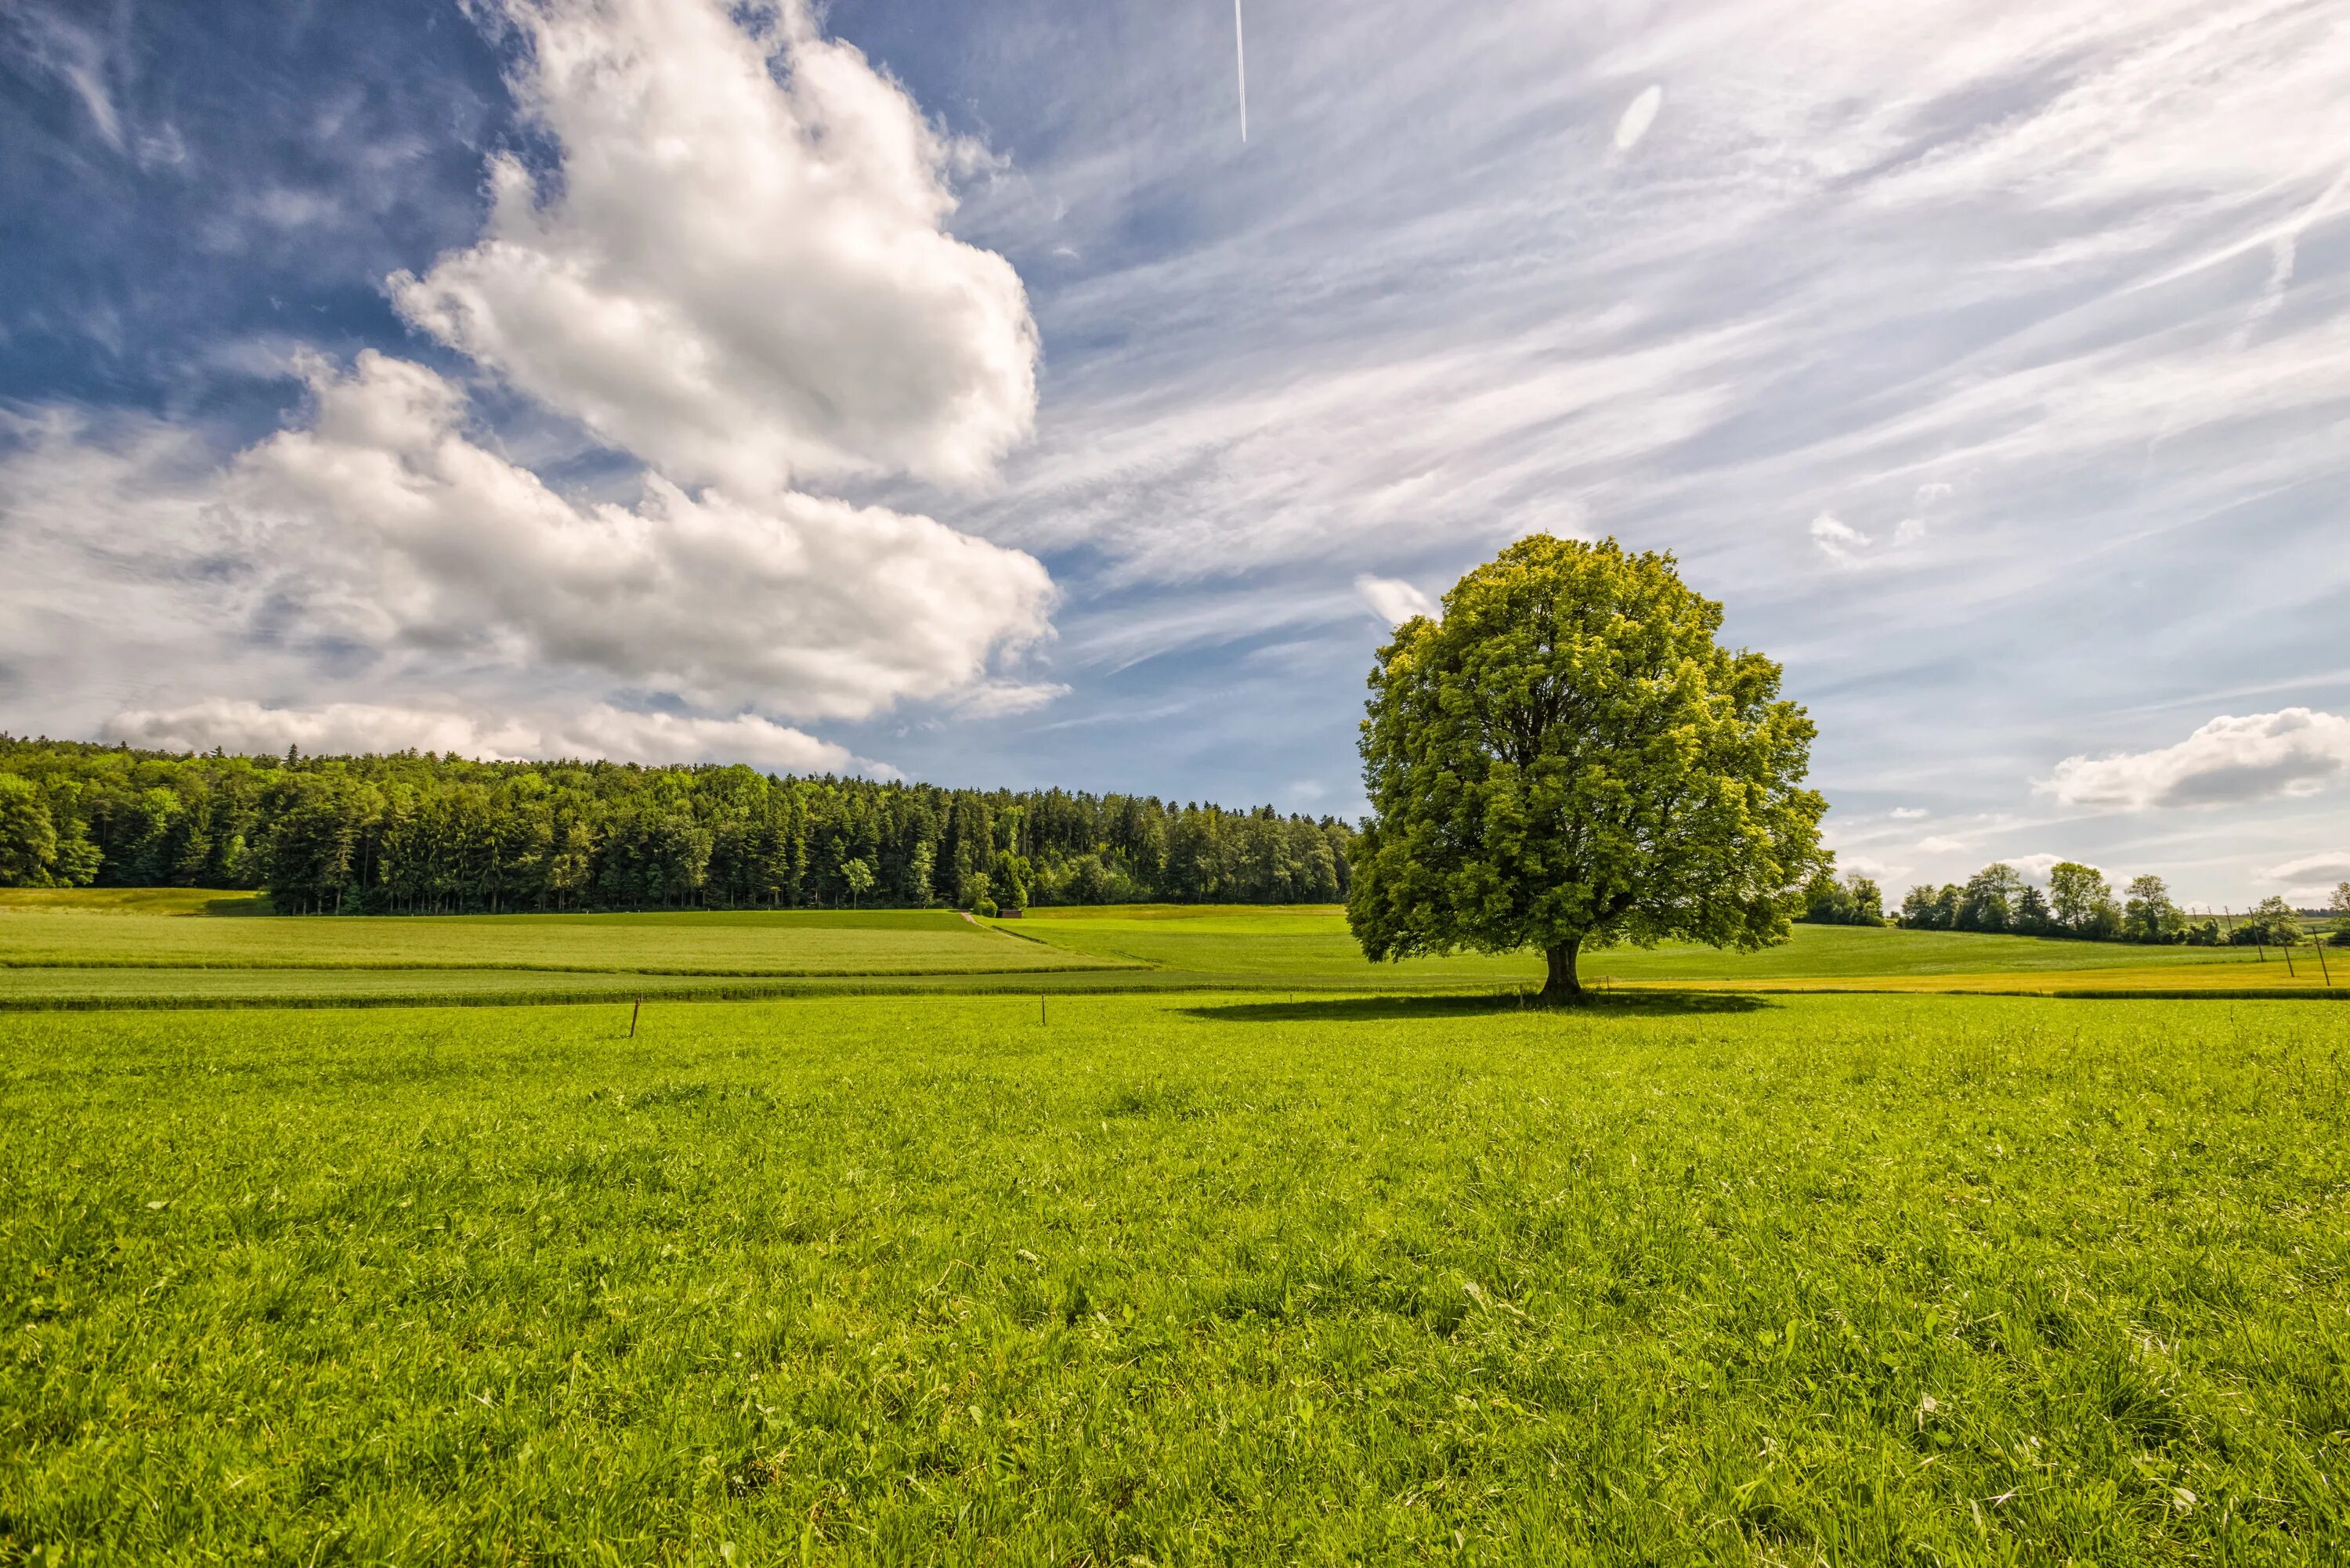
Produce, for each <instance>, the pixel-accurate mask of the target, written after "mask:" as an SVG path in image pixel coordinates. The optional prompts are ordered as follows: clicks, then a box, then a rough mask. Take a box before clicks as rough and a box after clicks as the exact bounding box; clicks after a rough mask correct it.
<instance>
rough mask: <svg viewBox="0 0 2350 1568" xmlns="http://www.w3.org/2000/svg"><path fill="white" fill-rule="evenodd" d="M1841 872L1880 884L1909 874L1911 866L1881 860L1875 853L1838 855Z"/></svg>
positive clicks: (1838, 866)
mask: <svg viewBox="0 0 2350 1568" xmlns="http://www.w3.org/2000/svg"><path fill="white" fill-rule="evenodd" d="M1836 869H1837V870H1838V871H1839V872H1845V873H1850V874H1856V875H1858V876H1862V877H1867V878H1868V879H1869V880H1870V881H1872V882H1876V883H1878V884H1880V885H1884V884H1887V883H1892V882H1898V881H1899V880H1900V879H1901V878H1902V877H1907V876H1908V874H1909V867H1907V866H1905V865H1902V864H1900V863H1899V862H1898V861H1892V860H1880V859H1878V858H1877V857H1875V856H1873V855H1846V854H1844V853H1842V852H1841V851H1839V852H1838V853H1837V855H1836Z"/></svg>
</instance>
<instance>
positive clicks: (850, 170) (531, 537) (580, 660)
mask: <svg viewBox="0 0 2350 1568" xmlns="http://www.w3.org/2000/svg"><path fill="white" fill-rule="evenodd" d="M1334 9H1336V11H1337V12H1338V14H1336V15H1334V14H1333V13H1334ZM1232 27H1233V18H1232V12H1231V9H1230V8H1229V7H1228V6H1225V5H1222V4H1221V0H1201V3H1200V4H1197V5H1191V4H1180V5H1168V4H1154V5H1140V4H1125V3H1121V0H1111V3H1107V4H1102V5H1068V4H1058V5H1045V4H1039V3H1035V0H963V3H961V4H953V5H948V4H907V3H899V4H887V5H885V4H881V3H879V0H837V3H836V4H835V5H832V6H831V7H830V8H829V9H828V10H824V11H820V12H816V11H806V10H802V9H800V8H798V7H797V6H795V5H786V6H785V7H783V8H781V9H774V10H768V11H764V12H758V11H751V12H744V11H741V10H733V11H729V10H726V9H722V8H719V7H716V6H714V5H711V4H708V3H707V0H605V3H602V4H588V3H586V0H479V3H477V4H474V5H471V6H465V5H457V4H454V3H452V4H447V5H442V4H435V3H433V0H420V3H419V4H416V5H401V6H356V5H325V4H301V5H252V6H239V7H230V8H226V9H224V8H221V7H216V6H198V5H184V4H183V5H163V4H158V3H154V0H148V3H145V4H130V3H122V4H115V5H102V4H68V3H66V0H0V726H5V727H6V728H8V729H11V730H14V731H16V732H50V733H57V734H69V735H76V736H90V737H103V738H109V739H113V738H120V739H126V740H130V741H133V742H141V743H149V744H203V745H207V746H209V745H211V744H213V743H224V744H227V745H230V746H232V747H240V746H242V747H251V748H257V749H266V750H272V751H275V750H282V749H283V747H284V745H286V743H288V742H298V743H300V744H302V745H303V746H304V747H305V749H306V750H307V749H338V748H350V747H358V746H368V745H373V746H386V745H406V744H417V745H425V746H432V747H434V748H436V749H445V748H454V749H458V750H462V751H467V752H471V753H495V754H502V755H517V756H527V755H544V754H562V753H582V752H590V753H601V754H606V755H613V756H623V757H640V758H645V759H649V760H650V759H656V758H659V759H679V760H683V759H694V758H709V759H715V760H737V759H740V760H746V761H752V762H755V763H761V764H762V765H767V766H775V767H797V768H827V767H830V768H847V767H858V768H866V769H873V770H879V769H890V770H895V771H897V772H899V773H900V774H905V775H907V776H910V777H919V778H925V779H931V780H935V781H938V782H941V783H951V784H1055V783H1057V784H1066V785H1070V786H1074V787H1084V788H1093V789H1133V790H1142V791H1149V792H1153V793H1158V794H1165V795H1171V796H1174V797H1178V798H1183V799H1218V800H1222V801H1225V802H1227V803H1233V804H1243V803H1256V802H1262V801H1271V802H1273V803H1274V804H1276V805H1280V806H1282V807H1284V809H1295V810H1305V811H1312V812H1317V813H1318V812H1337V813H1352V812H1354V811H1357V810H1359V809H1360V806H1361V795H1360V790H1359V786H1358V784H1357V778H1356V764H1355V756H1354V735H1355V723H1356V721H1357V717H1358V716H1359V711H1360V702H1361V697H1362V692H1363V688H1362V681H1363V677H1364V675H1365V673H1366V672H1367V669H1368V667H1369V664H1370V660H1371V658H1372V653H1373V650H1374V649H1376V648H1377V646H1378V643H1379V641H1380V640H1381V639H1382V636H1383V633H1384V631H1385V628H1386V627H1387V625H1388V617H1390V616H1393V615H1397V614H1401V613H1407V612H1408V611H1409V610H1410V609H1411V608H1413V607H1416V606H1419V605H1420V604H1424V603H1427V602H1429V601H1431V600H1433V599H1435V598H1437V597H1440V595H1441V594H1442V592H1443V590H1444V589H1445V587H1447V586H1448V585H1449V584H1450V583H1451V581H1452V580H1453V579H1454V578H1455V577H1457V576H1459V575H1460V574H1461V572H1462V571H1463V570H1465V569H1466V568H1468V567H1469V566H1471V565H1473V564H1474V563H1476V562H1477V561H1478V560H1480V559H1482V558H1483V557H1484V556H1488V555H1490V554H1491V553H1492V551H1493V550H1494V549H1496V548H1497V547H1499V546H1500V545H1503V544H1504V543H1506V542H1507V541H1508V540H1510V539H1512V538H1514V537H1516V536H1518V535H1523V534H1525V533H1528V532H1533V531H1536V530H1549V531H1552V532H1556V533H1569V534H1576V535H1589V536H1596V535H1603V534H1612V535H1616V536H1617V537H1618V538H1620V539H1622V540H1624V541H1625V542H1627V544H1630V545H1637V546H1640V547H1645V548H1659V549H1669V550H1672V551H1674V552H1675V553H1676V554H1677V555H1678V556H1679V559H1680V561H1681V563H1682V566H1683V570H1684V573H1685V575H1686V576H1688V577H1689V578H1690V580H1691V581H1692V582H1693V583H1694V584H1695V585H1696V586H1697V587H1700V589H1701V590H1702V591H1704V592H1706V593H1707V594H1709V595H1710V596H1711V597H1716V598H1718V599H1720V600H1721V601H1722V602H1723V604H1724V605H1725V607H1726V608H1727V612H1728V618H1729V630H1730V635H1731V638H1732V639H1734V640H1736V641H1739V642H1742V643H1746V644H1751V645H1752V646H1755V647H1758V648H1761V649H1764V650H1766V651H1768V652H1770V653H1772V654H1773V656H1774V657H1777V658H1780V659H1783V660H1784V662H1785V663H1786V666H1787V671H1788V685H1789V689H1790V692H1791V694H1792V695H1794V696H1795V697H1796V698H1798V699H1799V700H1801V701H1804V702H1805V703H1807V704H1808V705H1809V706H1810V708H1811V709H1812V711H1813V713H1814V716H1815V718H1816V719H1817V721H1818V722H1819V725H1820V732H1821V739H1820V743H1819V746H1818V748H1817V751H1816V753H1815V768H1814V776H1815V780H1816V782H1817V783H1818V784H1819V785H1820V786H1821V787H1822V788H1823V789H1824V790H1825V792H1826V794H1828V796H1829V798H1830V800H1831V801H1832V802H1833V803H1834V811H1833V813H1832V815H1831V818H1830V828H1831V838H1832V840H1833V842H1835V844H1836V845H1837V846H1838V847H1839V850H1840V853H1841V854H1842V856H1843V857H1844V860H1845V863H1846V865H1848V866H1854V867H1861V868H1864V869H1868V870H1871V871H1873V872H1875V873H1877V875H1879V876H1880V877H1883V878H1884V879H1885V880H1886V881H1887V883H1888V885H1889V886H1890V887H1892V888H1896V889H1898V888H1901V887H1905V886H1907V885H1908V883H1910V882H1912V881H1922V880H1929V879H1931V880H1940V879H1946V878H1955V877H1962V876H1963V875H1964V874H1966V873H1967V872H1969V871H1970V870H1972V869H1973V868H1974V867H1978V866H1980V865H1981V864H1982V863H1984V862H1985V861H1988V860H1991V859H1993V858H2005V859H2009V860H2011V861H2013V862H2016V863H2018V864H2019V865H2021V866H2022V867H2025V868H2027V869H2033V868H2038V867H2044V866H2045V865H2046V864H2048V863H2049V862H2050V861H2052V860H2053V859H2054V858H2057V857H2078V858H2085V859H2088V860H2090V861H2092V862H2094V863H2095V864H2097V865H2099V866H2101V867H2105V868H2106V870H2107V871H2108V872H2109V873H2111V874H2112V875H2114V876H2115V877H2116V879H2119V878H2121V877H2127V876H2130V875H2134V874H2137V873H2138V872H2143V871H2152V872H2158V873H2160V874H2162V875H2164V876H2166V877H2169V878H2170V880H2171V882H2172V884H2173V888H2174V891H2175V892H2177V893H2178V895H2179V896H2180V897H2181V898H2183V899H2185V900H2187V901H2189V902H2195V903H2202V902H2209V903H2211V904H2214V905H2217V904H2220V903H2230V904H2235V905H2239V906H2240V905H2241V904H2242V903H2244V902H2246V901H2247V900H2249V899H2251V898H2256V897H2259V896H2262V895H2264V894H2267V893H2271V892H2279V891H2292V892H2293V893H2295V895H2296V896H2297V897H2301V898H2314V897H2315V896H2316V893H2317V891H2318V890H2319V889H2323V888H2330V887H2331V886H2332V885H2333V884H2334V882H2335V881H2338V880H2341V879H2343V878H2350V718H2345V716H2344V715H2345V714H2350V639H2345V627H2350V601H2345V587H2350V536H2345V531H2344V517H2343V511H2344V505H2345V496H2350V488H2345V479H2350V473H2345V470H2350V441H2345V434H2350V312H2345V288H2350V85H2345V84H2350V15H2345V13H2344V11H2343V9H2342V8H2341V7H2340V6H2339V5H2326V4H2292V3H2282V0H2279V3H2250V0H2248V3H2244V4H2214V3H2211V0H2199V3H2194V4H2172V3H2168V0H2148V3H2146V4H2141V5H2133V6H2128V7H2116V6H2112V5H2104V4H2092V3H2086V0H2039V3H2036V4H2033V5H1981V4H1958V3H1939V4H1936V3H1929V4H1920V5H1912V6H1903V7H1887V6H1883V5H1871V4H1864V3H1855V4H1850V5H1835V4H1822V3H1817V0H1813V3H1806V4H1800V5H1798V4H1760V3H1740V4H1720V5H1679V4H1666V3H1656V4H1651V3H1648V0H1613V3H1605V4H1596V5H1587V6H1574V7H1565V6H1555V5H1476V4H1460V3H1454V4H1447V5H1434V4H1429V3H1427V0H1411V3H1400V0H1366V3H1365V4H1362V5H1355V6H1348V7H1344V8H1333V7H1329V6H1326V5H1306V4H1304V3H1303V0H1253V3H1252V4H1250V5H1249V7H1248V16H1247V29H1248V92H1249V102H1248V130H1249V136H1248V140H1247V141H1246V142H1245V144H1243V141H1242V140H1241V137H1240V128H1239V107H1240V106H1239V103H1238V100H1237V93H1236V86H1237V84H1236V81H1235V73H1234V69H1233V48H1232V45H1233V36H1232Z"/></svg>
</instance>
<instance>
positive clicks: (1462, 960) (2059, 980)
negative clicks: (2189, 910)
mask: <svg viewBox="0 0 2350 1568" xmlns="http://www.w3.org/2000/svg"><path fill="white" fill-rule="evenodd" d="M1022 923H1023V926H1024V929H1028V930H1031V931H1033V932H1034V933H1035V935H1036V936H1038V937H1040V938H1042V939H1043V940H1045V941H1049V942H1052V943H1054V944H1055V945H1056V946H1059V947H1064V948H1066V949H1068V950H1071V951H1074V952H1083V953H1090V954H1093V955H1096V956H1099V957H1105V958H1118V959H1123V960H1128V961H1134V962H1139V963H1148V964H1151V965H1153V966H1156V967H1159V968H1162V969H1166V970H1169V971H1175V972H1178V973H1184V974H1191V975H1197V976H1202V977H1219V978H1222V977H1231V978H1232V979H1235V980H1241V981H1253V982H1256V983H1260V984H1263V983H1274V982H1280V981H1294V982H1295V983H1296V984H1298V985H1300V986H1306V985H1315V986H1329V985H1337V986H1347V987H1357V988H1363V989H1372V988H1378V989H1386V988H1388V987H1390V986H1402V987H1405V988H1410V987H1426V986H1441V987H1451V988H1465V987H1471V986H1487V987H1507V986H1513V985H1528V984H1538V983H1539V982H1540V981H1541V978H1542V968H1541V965H1540V963H1539V961H1536V960H1535V959H1534V956H1533V955H1531V954H1513V955H1509V956H1506V957H1501V958H1485V957H1473V956H1464V957H1457V958H1451V959H1419V960H1412V961H1407V962H1404V963H1400V964H1372V963H1369V962H1367V961H1365V960H1364V958H1363V956H1362V954H1361V952H1360V950H1358V949H1357V947H1356V945H1355V940H1354V938H1353V937H1352V935H1350V934H1349V932H1348V930H1347V920H1346V913H1345V911H1344V910H1342V909H1336V908H1335V907H1322V906H1312V907H1306V908H1301V909H1232V908H1204V909H1203V908H1196V907H1185V906H1181V905H1174V906H1149V907H1139V908H1123V909H1044V910H1035V911H1031V914H1030V916H1029V918H1028V919H1026V920H1025V921H1024V922H1022ZM2295 967H2296V969H2297V970H2306V971H2308V973H2307V980H2308V983H2310V984H2311V985H2313V986H2314V985H2316V984H2317V983H2318V973H2319V971H2318V969H2317V960H2316V959H2315V958H2314V956H2313V955H2311V954H2310V953H2308V952H2306V951H2304V952H2303V955H2302V956H2301V958H2299V959H2297V960H2296V961H2295ZM1582 968H1583V974H1584V977H1585V980H1586V982H1589V983H1601V982H1605V981H1626V982H1659V983H1662V982H1682V981H1710V982H1711V981H1719V982H1722V983H1724V984H1727V985H1731V986H1745V985H1754V984H1763V983H1770V982H1778V981H1828V980H1846V981H1851V980H1877V979H1884V978H1901V979H1905V980H1916V981H1927V982H1929V983H1928V984H1926V985H1925V986H1924V988H1925V989H1934V988H1936V985H1935V983H1934V982H1937V981H1939V980H1940V979H1941V978H1943V977H1949V978H1950V979H1951V980H1953V981H1960V983H1958V984H1956V985H1955V986H1952V987H1946V988H1950V989H1962V990H1963V989H1977V988H1979V987H1980V986H1984V985H1993V986H1995V985H1999V984H2002V983H2012V981H2013V980H2014V977H2028V978H2029V981H2030V982H2031V983H2032V984H2033V985H2035V986H2038V985H2048V984H2057V985H2064V984H2070V983H2072V982H2074V981H2081V982H2083V983H2091V982H2092V981H2091V980H2089V979H2087V978H2085V977H2095V976H2098V975H2100V974H2101V972H2102V971H2114V973H2113V975H2112V976H2111V977H2110V978H2106V979H2102V980H2095V981H2094V982H2095V983H2111V984H2128V985H2139V984H2147V983H2155V982H2157V981H2158V982H2159V983H2162V984H2166V985H2168V984H2173V983H2179V982H2178V981H2174V980H2173V979H2172V978H2171V977H2172V975H2173V973H2174V971H2178V970H2181V969H2189V968H2191V969H2196V970H2198V971H2201V970H2204V969H2209V970H2210V971H2211V973H2210V976H2209V977H2205V976H2202V975H2200V974H2199V975H2198V977H2197V980H2196V981H2187V982H2185V983H2189V984H2193V983H2202V984H2214V985H2232V986H2258V987H2265V986H2270V985H2279V986H2282V985H2287V984H2294V985H2298V984H2299V983H2301V982H2300V981H2299V980H2297V979H2296V980H2288V977H2287V971H2286V966H2285V964H2284V963H2283V961H2282V960H2281V959H2280V958H2279V957H2278V956H2277V955H2275V954H2274V953H2272V954H2271V955H2270V957H2269V961H2268V962H2267V963H2265V964H2262V962H2260V961H2259V960H2258V959H2257V958H2256V956H2255V955H2254V954H2253V953H2252V952H2251V951H2249V950H2240V949H2232V948H2186V947H2176V948H2147V947H2134V946H2126V945H2124V944H2121V943H2117V942H2074V941H2051V940H2044V939H2039V938H2032V937H2002V936H1982V935H1978V934H1975V933H1972V932H1952V931H1908V930H1900V929H1893V928H1866V927H1854V926H1797V927H1796V928H1795V929H1794V935H1793V937H1792V939H1791V940H1789V941H1787V942H1786V943H1784V944H1783V945H1781V946H1779V947H1775V948H1768V949H1765V950H1763V951H1761V952H1757V953H1739V952H1725V951H1721V950H1716V949H1713V948H1708V947H1700V946H1696V945H1692V944H1689V943H1669V944H1667V945H1665V946H1662V947H1658V948H1654V949H1648V950H1643V949H1639V948H1606V949H1600V950H1594V951H1590V952H1586V953H1585V954H1584V956H1583V966H1582ZM2338 978H2340V979H2341V980H2342V981H2344V985H2345V989H2350V965H2345V973H2344V974H2343V975H2342V976H2340V977H2338Z"/></svg>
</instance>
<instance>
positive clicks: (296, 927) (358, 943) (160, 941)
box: [0, 904, 1110, 975]
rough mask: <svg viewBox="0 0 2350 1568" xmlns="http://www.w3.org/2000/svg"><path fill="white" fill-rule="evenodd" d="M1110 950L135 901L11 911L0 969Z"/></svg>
mask: <svg viewBox="0 0 2350 1568" xmlns="http://www.w3.org/2000/svg"><path fill="white" fill-rule="evenodd" d="M1106 962H1110V961H1108V960H1103V959H1097V958H1094V957H1091V956H1089V955H1086V954H1082V953H1070V952H1061V951H1055V950H1053V949H1050V948H1047V947H1044V946H1042V945H1040V944H1038V943H1035V942H1029V941H1023V940H1019V939H1017V938H1014V937H1010V936H1006V935H1004V934H1003V933H1001V932H997V931H993V930H990V929H986V928H984V927H982V926H977V925H973V924H972V923H971V922H970V921H967V920H965V919H962V917H960V916H958V915H955V914H953V913H951V912H950V911H945V910H913V909H908V910H885V911H879V912H870V913H863V914H858V913H852V912H847V911H823V912H808V911H788V912H780V913H773V914H768V913H741V912H717V911H697V912H691V913H680V914H635V915H477V916H449V917H421V918H391V917H383V918H374V919H359V918H356V917H353V918H346V919H337V918H334V917H328V916H315V917H291V916H281V917H272V918H269V919H203V918H172V917H171V916H161V917H158V916H154V915H150V914H146V913H144V912H142V911H140V910H139V909H137V907H136V906H135V905H134V906H132V907H130V909H81V908H78V907H74V906H71V905H65V904H59V905H57V906H55V907H51V908H47V909H21V908H20V909H0V966H7V967H15V968H19V969H22V968H30V967H35V966H41V967H55V968H78V969H92V968H100V967H120V968H149V969H180V968H185V969H270V970H292V969H369V970H455V969H535V970H546V971H630V972H634V973H640V974H658V973H670V974H713V975H827V974H829V975H869V974H936V973H946V972H953V973H970V972H985V971H1001V970H1033V969H1042V968H1047V967H1058V968H1091V967H1095V966H1097V965H1100V964H1102V963H1106Z"/></svg>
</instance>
